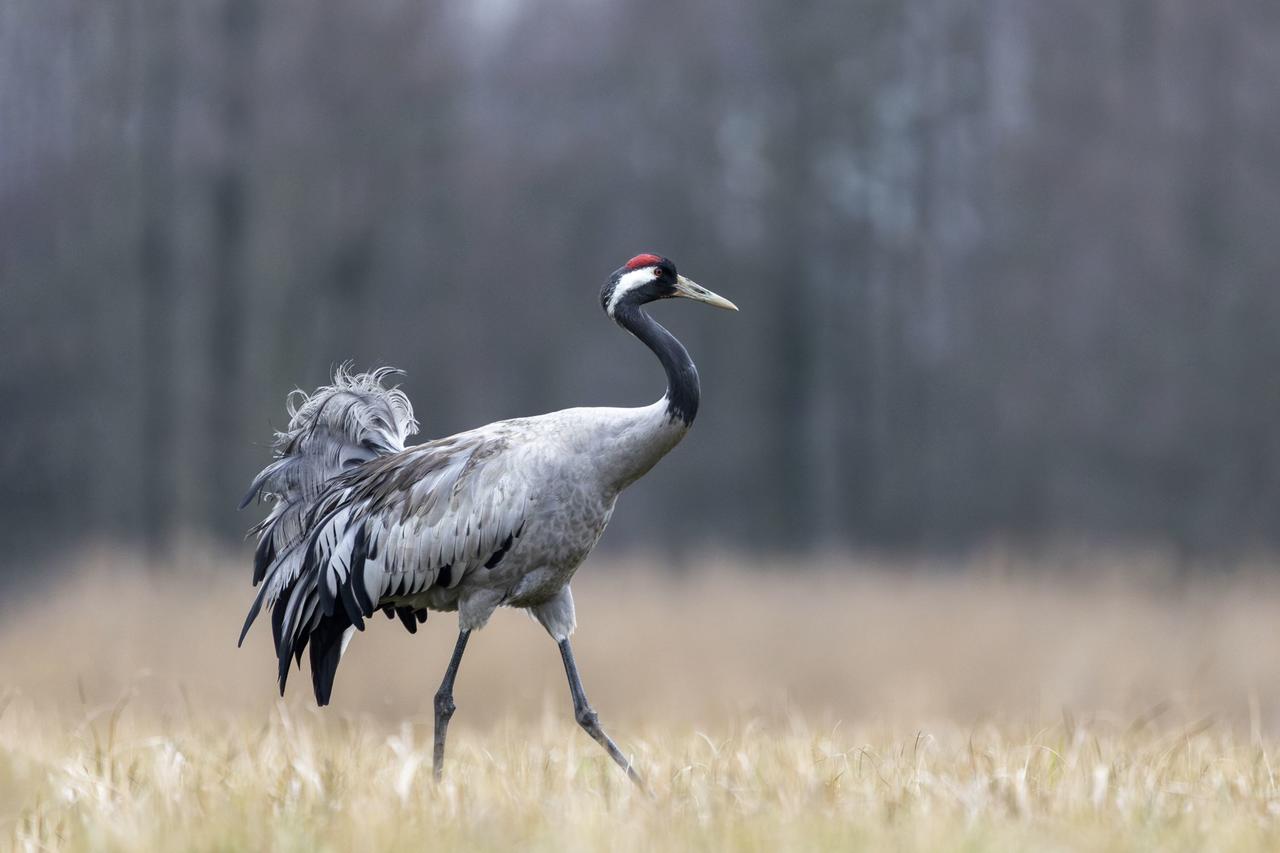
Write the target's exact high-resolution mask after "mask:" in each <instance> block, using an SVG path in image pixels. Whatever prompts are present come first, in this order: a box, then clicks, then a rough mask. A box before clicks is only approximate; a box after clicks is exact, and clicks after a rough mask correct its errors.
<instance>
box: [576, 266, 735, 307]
mask: <svg viewBox="0 0 1280 853" xmlns="http://www.w3.org/2000/svg"><path fill="white" fill-rule="evenodd" d="M676 298H681V299H692V300H694V301H696V302H705V303H707V304H708V305H711V306H713V307H715V308H726V309H728V310H730V311H737V310H738V306H737V305H734V304H733V303H732V302H730V301H729V300H728V299H725V298H724V297H723V296H717V295H716V294H714V293H712V292H711V291H710V290H707V289H706V288H705V287H702V286H700V285H698V284H697V283H695V282H693V281H690V280H689V279H687V278H685V277H684V276H682V275H680V274H679V273H678V272H676V265H675V264H673V263H672V262H671V261H670V260H668V259H667V258H664V257H662V256H661V255H649V254H645V255H636V256H635V257H634V258H632V259H631V260H629V261H627V262H626V263H625V264H623V265H622V266H621V267H619V268H618V269H617V270H616V271H615V272H614V274H613V275H611V276H609V280H608V281H607V282H605V285H604V288H603V289H602V290H601V291H600V305H601V306H602V307H603V308H604V311H605V313H606V314H608V315H609V316H610V317H616V316H617V311H618V309H619V308H620V307H622V306H633V307H634V306H637V305H643V304H644V303H646V302H653V301H654V300H656V299H676Z"/></svg>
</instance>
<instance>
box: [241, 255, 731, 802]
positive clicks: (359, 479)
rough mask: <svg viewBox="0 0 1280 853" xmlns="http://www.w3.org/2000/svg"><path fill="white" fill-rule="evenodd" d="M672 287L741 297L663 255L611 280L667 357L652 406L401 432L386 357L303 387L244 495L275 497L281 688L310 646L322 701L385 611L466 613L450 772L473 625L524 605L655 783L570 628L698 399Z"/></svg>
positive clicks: (439, 717) (269, 537)
mask: <svg viewBox="0 0 1280 853" xmlns="http://www.w3.org/2000/svg"><path fill="white" fill-rule="evenodd" d="M671 298H683V299H691V300H694V301H697V302H702V303H705V304H707V305H712V306H714V307H717V308H724V309H728V310H732V311H736V310H738V309H737V307H736V306H735V305H734V304H733V303H732V302H730V301H729V300H727V299H725V298H723V297H721V296H717V295H716V294H714V293H712V292H711V291H709V290H707V289H706V288H703V287H701V286H699V285H698V284H696V283H694V282H693V281H690V280H689V279H688V278H686V277H684V276H683V275H680V274H679V273H678V272H676V267H675V264H673V263H672V262H671V261H670V260H668V259H667V258H664V257H661V256H659V255H655V254H641V255H637V256H635V257H633V258H632V259H631V260H629V261H627V263H626V264H624V265H623V266H622V267H620V268H619V269H618V270H616V271H615V272H614V273H613V274H612V275H611V276H610V277H609V280H608V281H607V282H606V283H605V285H604V287H603V288H602V290H601V292H600V303H601V307H603V308H604V311H605V313H606V314H607V315H608V316H609V318H611V319H612V320H613V321H614V322H615V323H617V324H618V325H619V326H620V327H622V328H623V329H624V330H626V331H627V332H630V333H631V334H632V335H634V336H635V337H636V338H638V339H639V340H640V341H641V342H642V343H644V344H645V345H646V346H647V347H648V348H649V349H650V350H652V351H653V353H654V355H656V356H657V358H658V361H659V362H660V363H661V365H662V368H663V370H664V371H665V372H666V379H667V390H666V393H665V394H664V395H663V396H662V398H661V399H660V400H658V401H657V402H656V403H654V404H652V405H649V406H641V407H638V408H599V407H596V408H573V409H565V410H562V411H558V412H551V413H549V414H545V415H539V416H536V417H528V418H516V419H514V420H506V421H499V422H496V423H492V424H488V425H486V426H482V427H479V428H478V429H473V430H470V431H467V432H462V433H458V434H456V435H451V436H448V437H446V438H439V439H435V440H434V441H428V442H425V443H423V444H418V445H413V446H409V447H406V446H405V441H406V439H407V438H408V437H409V436H411V435H413V434H414V433H416V432H417V429H418V424H417V421H416V420H415V419H414V413H413V406H412V404H411V403H410V401H409V398H408V397H407V396H406V395H405V394H404V392H402V391H401V390H399V389H398V388H396V387H390V388H388V387H385V386H384V385H383V380H384V379H385V378H386V377H387V376H389V375H390V374H392V373H393V372H395V371H393V370H391V369H390V368H380V369H377V370H374V371H371V372H369V373H360V374H353V373H351V372H350V371H349V370H347V369H346V368H344V367H340V368H339V369H338V370H337V371H336V372H335V375H334V378H333V384H332V385H328V386H324V387H321V388H320V389H318V390H317V391H316V392H315V393H314V394H311V395H308V394H306V393H304V392H302V391H301V390H298V391H295V392H293V394H291V395H290V397H289V400H288V409H289V416H290V417H289V424H288V427H287V428H286V429H285V430H283V431H281V432H279V433H277V434H276V439H275V442H274V445H273V448H274V456H275V458H274V461H272V462H271V464H270V465H268V466H267V467H266V468H265V469H263V470H262V472H260V473H259V474H258V476H257V477H255V478H254V480H253V483H252V484H251V486H250V488H249V492H248V494H246V495H245V498H244V500H243V501H242V502H241V508H244V507H245V506H247V505H248V504H249V503H250V502H251V501H252V500H253V499H254V498H255V497H257V498H260V499H263V500H266V501H267V502H269V503H270V504H271V509H270V511H269V513H268V514H267V517H266V518H265V519H263V521H262V522H261V523H259V524H257V525H256V526H255V527H254V528H252V529H251V531H250V535H255V534H256V536H257V547H256V549H255V552H254V564H253V583H254V585H255V586H257V587H259V590H258V594H257V596H256V597H255V599H254V601H253V604H252V606H251V607H250V610H249V613H248V616H247V617H246V619H245V623H244V628H243V630H242V631H241V633H240V643H241V644H243V642H244V639H245V635H246V634H247V633H248V631H249V628H250V626H252V624H253V622H254V620H255V618H256V617H257V616H258V614H259V612H260V611H261V610H262V609H263V608H264V607H265V608H267V609H268V610H269V611H270V613H271V630H272V636H273V639H274V642H275V649H276V656H277V658H278V663H279V676H278V678H279V687H280V692H281V695H283V694H284V690H285V684H286V681H287V680H288V676H289V670H290V666H291V664H292V663H293V662H297V664H298V665H299V666H301V662H302V655H303V653H304V651H306V650H307V649H308V648H309V649H310V663H311V679H312V687H313V689H314V692H315V698H316V702H317V703H318V704H319V705H327V704H328V703H329V699H330V697H331V695H332V691H333V683H334V675H335V673H336V671H337V668H338V663H339V661H340V660H341V658H342V653H343V651H344V650H345V649H346V646H347V644H348V643H349V642H350V640H351V638H352V636H353V635H354V634H355V632H356V631H363V630H364V628H365V620H366V619H368V618H370V617H371V616H373V615H374V613H375V612H376V611H378V610H381V611H383V612H384V613H385V614H386V615H387V616H388V618H392V619H396V618H398V619H399V620H400V621H401V622H402V623H403V625H404V627H405V628H406V629H407V630H409V631H410V632H411V633H413V632H416V630H417V627H418V625H419V624H421V623H423V622H425V621H426V619H427V614H428V612H429V611H433V610H435V611H457V613H458V637H457V641H456V643H455V645H454V649H453V654H452V656H451V657H450V660H449V664H448V666H447V668H446V670H445V674H444V678H443V680H442V681H441V683H440V687H439V690H438V691H437V692H436V694H435V736H434V743H433V747H434V748H433V773H434V776H435V778H436V779H439V778H440V777H441V773H442V770H443V764H444V751H445V740H446V736H447V732H448V726H449V721H450V719H451V718H452V716H453V713H454V710H455V704H454V700H453V685H454V680H455V679H456V678H457V675H458V669H459V667H460V665H461V662H462V656H463V653H464V652H465V651H466V648H467V641H468V639H469V638H470V636H471V633H472V632H473V631H476V630H478V629H480V628H482V627H483V626H484V625H485V623H486V622H488V620H489V617H490V616H491V615H492V614H493V612H494V610H495V609H497V608H498V607H500V606H506V607H516V608H523V609H526V610H527V611H528V612H529V613H530V614H531V615H532V616H533V618H534V619H536V620H537V621H538V622H539V623H540V624H541V625H542V627H543V628H544V629H546V631H547V633H548V634H550V635H551V637H552V639H554V640H555V642H556V643H557V645H558V646H559V649H560V656H561V659H562V661H563V663H564V670H565V675H566V677H567V679H568V682H569V692H570V695H571V697H572V699H573V708H574V718H575V719H576V721H577V722H578V724H579V725H580V726H581V727H582V728H583V729H584V730H585V731H586V732H587V733H588V734H589V735H590V736H591V737H592V738H593V739H594V740H596V741H597V742H598V743H599V744H600V745H601V746H602V747H604V749H605V750H606V751H607V752H608V754H609V756H610V757H611V758H612V759H613V760H614V762H616V763H617V764H618V766H619V767H621V768H622V769H623V770H624V771H625V772H626V773H627V775H628V776H629V777H630V778H631V780H632V781H633V782H635V783H636V784H637V785H639V786H640V787H641V788H642V789H643V788H645V784H644V781H643V780H642V778H641V777H640V774H639V773H638V772H637V771H636V769H635V768H634V767H633V766H632V763H631V762H630V761H629V760H628V759H627V758H626V757H625V756H624V755H623V754H622V752H621V750H619V749H618V747H617V745H616V744H615V743H614V742H613V739H612V738H610V737H609V735H608V734H606V732H605V730H604V728H603V727H602V726H601V725H600V720H599V716H598V715H597V714H596V712H595V711H594V710H593V709H592V707H591V704H590V703H589V702H588V700H587V695H586V692H585V690H584V688H583V686H582V679H581V677H580V676H579V674H578V667H577V664H576V663H575V661H574V656H573V648H572V646H571V645H570V643H569V637H570V635H572V634H573V631H574V628H575V626H576V617H575V612H574V604H573V593H572V592H571V591H570V588H569V582H570V580H571V579H572V578H573V575H574V572H575V571H576V570H577V568H578V566H580V565H581V564H582V562H583V560H585V559H586V557H587V555H588V554H589V553H590V552H591V550H592V549H593V548H594V547H595V545H596V542H597V541H599V539H600V535H601V534H602V533H603V532H604V529H605V526H606V525H607V524H608V523H609V518H610V517H611V516H612V515H613V510H614V505H615V503H616V501H617V499H618V495H619V493H621V492H622V490H623V489H625V488H626V487H627V486H629V485H631V484H632V483H634V482H635V481H636V480H637V479H639V478H640V477H642V476H644V474H645V473H647V472H648V471H649V470H650V469H651V468H652V467H653V466H654V465H655V464H656V463H657V462H658V460H660V459H661V458H662V457H663V456H665V455H666V454H667V453H668V452H669V451H670V450H671V449H672V448H673V447H675V446H676V444H678V443H679V442H680V440H681V439H682V438H683V437H684V435H685V433H686V432H687V431H688V430H689V427H690V425H691V424H692V423H693V420H694V417H696V416H697V414H698V402H699V398H700V388H699V383H698V372H697V369H696V368H695V367H694V364H693V361H692V360H691V359H690V358H689V354H688V352H687V351H686V350H685V348H684V346H683V345H682V344H681V343H680V342H679V341H678V340H676V338H675V337H674V336H673V335H672V334H671V333H670V332H668V331H667V330H666V329H664V328H663V327H662V326H661V325H659V324H658V323H657V322H656V321H654V320H653V318H652V317H650V316H649V314H648V313H647V312H646V311H645V310H644V306H645V305H646V304H647V303H650V302H653V301H655V300H659V299H671ZM646 790H647V789H646Z"/></svg>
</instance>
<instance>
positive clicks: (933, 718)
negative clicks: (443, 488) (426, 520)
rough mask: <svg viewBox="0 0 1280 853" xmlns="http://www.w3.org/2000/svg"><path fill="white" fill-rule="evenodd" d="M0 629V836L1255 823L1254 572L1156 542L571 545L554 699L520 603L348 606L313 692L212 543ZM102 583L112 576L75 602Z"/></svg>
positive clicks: (1016, 838) (1257, 620) (1262, 746)
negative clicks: (687, 563) (800, 559)
mask: <svg viewBox="0 0 1280 853" xmlns="http://www.w3.org/2000/svg"><path fill="white" fill-rule="evenodd" d="M83 562H84V563H86V565H83V566H80V567H79V570H77V571H75V572H70V573H68V574H66V575H65V576H64V577H63V578H62V579H61V580H52V581H50V582H49V583H48V584H46V585H45V586H44V587H43V588H42V589H40V590H35V589H33V590H31V591H30V592H29V593H27V594H26V595H24V596H21V597H18V598H10V599H9V601H8V603H7V605H6V608H5V611H4V614H3V617H4V618H3V622H2V623H0V624H2V626H3V627H0V677H2V678H3V681H2V682H0V683H2V684H3V688H2V689H3V691H4V692H3V694H0V849H9V848H13V849H19V850H46V849H51V850H60V849H68V850H126V849H150V850H178V849H183V850H264V849H271V850H281V851H283V850H299V851H303V850H306V851H310V850H332V851H346V850H364V849H368V850H378V849H391V848H395V849H404V848H409V849H414V848H429V849H430V848H438V849H448V850H457V849H480V850H487V849H493V850H505V849H511V848H512V847H517V848H519V849H525V850H603V849H613V850H655V851H656V850H663V851H665V850H679V849H693V850H701V849H706V850H762V851H764V850H769V851H773V850H815V849H841V850H848V849H866V850H885V849H896V850H929V851H932V850H966V851H986V850H1010V851H1012V850H1028V849H1032V850H1082V849H1083V850H1188V851H1190V850H1203V849H1215V850H1274V849H1280V815H1278V814H1277V812H1278V811H1280V789H1278V788H1277V785H1276V781H1275V777H1274V774H1273V771H1272V765H1273V758H1274V756H1275V750H1276V748H1277V746H1278V745H1280V736H1278V735H1280V717H1278V716H1277V713H1278V712H1280V685H1277V683H1276V682H1277V679H1275V678H1274V677H1273V674H1274V673H1275V672H1276V671H1277V665H1280V636H1278V634H1280V628H1278V627H1277V626H1280V579H1275V575H1274V574H1272V573H1271V572H1270V571H1269V570H1268V569H1267V568H1266V567H1265V566H1253V567H1239V568H1236V569H1234V570H1232V571H1230V572H1221V571H1220V572H1218V573H1216V574H1214V575H1212V576H1206V577H1203V579H1199V580H1197V579H1194V577H1192V578H1188V577H1187V576H1185V575H1183V574H1178V573H1171V572H1168V571H1166V570H1165V568H1164V566H1163V564H1162V563H1161V562H1160V561H1159V560H1139V559H1133V558H1129V559H1126V560H1110V561H1096V560H1091V561H1089V563H1090V567H1089V568H1088V569H1086V570H1084V573H1083V574H1082V570H1081V567H1080V565H1078V564H1077V563H1078V562H1079V561H1076V563H1073V564H1072V565H1071V566H1063V565H1059V564H1057V563H1053V564H1046V563H1036V564H1024V563H1013V562H1011V561H1009V560H1007V559H1001V558H999V557H998V556H991V555H987V556H984V557H983V558H981V559H977V560H974V561H971V562H969V563H966V564H965V565H962V566H939V565H932V566H920V565H889V564H870V563H865V562H862V563H846V562H843V561H831V562H830V564H829V565H825V566H822V567H819V568H818V569H816V570H812V571H808V572H805V571H802V570H799V569H791V568H789V567H787V566H785V565H767V564H763V563H755V564H752V565H751V566H748V567H745V568H744V567H742V566H741V565H740V564H739V562H738V561H727V560H724V559H710V558H709V559H706V560H702V561H699V563H698V566H697V567H695V568H692V569H691V570H690V571H689V572H688V573H686V574H683V575H671V574H664V573H658V572H655V571H653V570H652V569H650V568H648V567H647V565H646V563H645V561H632V562H628V563H624V564H611V565H601V566H598V567H596V569H597V571H596V572H595V573H594V574H591V575H587V576H585V577H583V578H582V581H583V582H582V584H581V585H580V588H579V590H578V596H577V597H578V607H579V614H580V629H579V632H578V634H577V635H576V637H575V642H576V645H577V648H578V650H579V658H580V665H581V668H582V671H583V676H584V679H585V682H586V685H587V689H588V691H589V693H590V694H591V696H592V699H593V702H594V704H595V705H596V707H597V709H598V710H599V711H600V713H601V718H602V720H603V721H604V723H605V725H606V727H607V728H609V729H610V730H611V732H612V733H613V734H614V736H615V738H616V739H617V740H618V741H619V744H620V745H621V746H622V748H623V750H624V751H625V752H628V753H629V754H632V755H634V757H635V760H636V762H637V766H639V767H640V768H641V769H642V770H643V772H644V773H645V775H646V776H647V777H648V778H649V780H650V781H651V784H652V787H653V788H654V792H655V796H654V798H653V799H649V798H647V797H645V796H644V795H642V794H641V793H640V792H639V791H637V790H635V789H634V788H633V787H632V786H631V785H630V783H629V782H628V781H627V779H626V778H625V777H624V776H623V775H622V774H621V773H620V772H619V771H618V770H617V768H616V767H614V766H613V765H612V764H610V763H609V762H608V760H607V758H606V757H605V756H604V754H603V752H602V751H601V750H600V749H599V748H598V747H597V746H596V745H595V744H594V743H593V742H592V741H590V739H588V738H587V737H586V736H585V735H584V734H583V733H581V732H580V731H578V730H577V729H576V728H575V727H574V725H573V721H572V713H571V709H570V703H569V699H568V695H567V690H565V689H564V687H563V683H562V679H563V674H562V672H560V670H559V661H558V655H557V654H556V650H555V647H554V644H552V642H551V641H550V640H549V639H548V638H546V637H545V635H542V633H541V629H540V628H539V627H538V626H537V625H536V624H534V623H533V622H531V621H530V620H528V619H526V618H524V617H523V616H522V615H520V614H517V613H500V614H499V615H498V616H497V617H496V618H495V620H494V622H493V624H492V625H491V626H490V627H489V628H486V629H485V630H484V631H483V632H481V633H480V634H478V635H477V636H476V637H475V638H474V639H473V642H472V643H471V648H470V649H469V651H468V657H467V658H466V659H465V660H464V662H463V667H462V670H461V674H460V676H459V682H458V690H457V701H458V712H457V715H456V716H455V717H454V722H453V725H452V727H451V730H450V736H451V742H450V753H449V762H448V768H447V772H446V777H445V780H444V781H443V783H441V784H435V783H434V782H433V781H432V779H431V772H430V762H431V756H430V735H431V719H430V709H431V695H432V693H433V692H434V689H435V684H436V682H437V681H438V678H439V675H440V673H441V672H442V670H443V664H444V660H445V658H446V656H447V654H448V652H449V650H450V648H451V646H452V640H453V630H454V626H453V620H452V617H449V616H441V617H439V618H437V617H436V616H433V617H432V619H431V621H429V622H428V624H427V625H426V626H424V630H423V631H420V632H419V634H418V635H417V636H412V637H411V636H409V635H407V634H406V633H405V632H404V631H403V630H402V629H401V628H400V627H399V625H398V623H396V624H393V623H390V622H384V621H379V622H377V623H374V624H373V625H372V626H371V627H370V630H369V631H368V632H366V634H364V635H361V636H358V637H357V638H356V640H355V643H354V644H353V645H352V648H351V651H350V653H349V654H348V656H347V659H346V660H344V662H343V665H342V668H341V669H340V670H339V673H338V680H337V687H336V689H335V694H334V703H333V705H332V706H330V707H329V708H326V709H323V710H321V709H316V708H314V707H313V706H312V704H311V703H310V702H309V696H308V688H309V684H308V679H307V677H306V673H305V672H303V673H295V675H294V679H295V680H294V681H293V682H291V689H290V692H289V695H288V697H287V698H286V700H284V701H280V700H278V699H277V698H276V697H275V696H274V695H273V691H272V686H273V670H274V663H273V662H272V660H271V658H270V649H269V641H268V639H267V638H266V637H265V636H264V635H265V634H266V633H267V632H265V631H263V632H256V633H255V634H254V635H253V637H252V638H251V640H250V641H249V642H247V643H246V647H245V648H244V649H239V650H237V649H235V643H234V640H235V635H236V633H237V631H238V628H239V620H240V615H241V612H242V610H243V608H244V607H245V606H247V603H248V601H249V597H250V596H249V591H248V589H247V584H246V581H245V578H244V577H243V575H246V574H247V571H243V572H242V571H240V569H241V568H242V567H240V566H231V565H226V566H223V565H221V564H220V563H219V562H218V561H209V564H208V565H201V566H188V567H185V568H184V570H183V571H182V572H180V573H178V572H162V573H155V572H152V573H150V574H148V573H144V572H141V571H138V570H134V569H132V568H130V567H129V566H128V565H125V563H126V562H127V561H122V560H121V559H119V558H117V557H110V558H108V557H100V556H99V557H94V558H89V559H86V560H85V561H83ZM104 602H111V603H112V604H111V606H109V607H108V606H103V603H104Z"/></svg>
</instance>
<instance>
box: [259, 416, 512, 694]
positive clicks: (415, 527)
mask: <svg viewBox="0 0 1280 853" xmlns="http://www.w3.org/2000/svg"><path fill="white" fill-rule="evenodd" d="M512 439H513V436H512V434H511V431H510V429H500V428H493V427H491V428H487V429H484V430H477V431H475V432H472V433H463V434H461V435H458V436H454V437H452V438H448V439H442V440H440V441H436V442H430V443H428V444H424V445H419V446H418V447H414V448H411V449H409V450H405V451H402V452H400V453H395V454H391V455H389V456H385V457H381V458H378V459H374V460H372V461H370V462H367V463H365V464H363V465H361V466H359V467H357V468H355V469H353V470H352V471H350V472H349V473H347V474H344V475H342V476H340V477H338V478H337V479H335V480H334V481H332V484H331V485H330V487H329V488H328V489H327V490H326V491H325V493H324V494H323V495H322V496H321V498H320V499H319V500H318V501H316V502H315V504H314V505H313V507H312V509H311V511H310V512H309V513H308V515H307V517H306V519H305V520H304V531H303V533H304V538H303V540H302V542H301V543H300V544H299V545H298V546H297V547H296V548H295V549H293V550H291V551H290V552H287V553H285V554H283V555H281V556H280V557H279V558H278V559H279V560H280V561H285V562H282V565H280V566H279V567H278V568H276V569H269V570H268V575H269V576H270V577H271V579H272V581H274V582H275V583H274V586H275V587H276V588H275V589H273V590H271V591H267V590H264V593H266V594H267V597H268V598H269V599H271V600H273V601H274V605H273V608H272V626H273V632H274V634H275V639H276V651H277V655H278V657H279V661H280V686H281V690H282V691H283V689H284V684H285V680H286V678H287V676H288V669H289V661H290V659H291V658H292V659H295V660H301V656H302V652H303V650H304V649H305V648H306V647H307V645H308V643H309V642H310V643H312V649H311V666H312V678H313V679H314V680H315V687H316V699H317V701H319V702H320V703H321V704H325V702H326V701H327V700H328V695H329V690H330V689H331V687H332V679H333V671H334V669H336V667H337V660H338V658H339V657H340V656H341V638H342V635H343V634H345V633H346V632H347V630H348V629H349V628H351V627H354V628H356V629H358V630H364V619H365V618H367V617H369V616H372V615H373V613H374V611H375V610H377V609H379V608H380V607H384V606H388V605H390V604H392V603H394V602H395V601H396V600H398V599H402V598H405V597H409V596H414V595H418V594H420V593H424V592H426V591H428V590H430V589H431V588H433V587H448V588H452V587H454V586H457V584H458V583H459V582H460V581H461V580H462V578H463V577H465V576H466V574H467V573H468V572H469V571H472V570H474V569H476V568H478V567H480V566H488V567H490V568H492V567H493V566H496V565H497V564H498V562H499V561H500V560H501V559H502V558H503V556H505V554H506V553H507V551H508V550H509V549H510V548H511V546H512V545H513V544H514V542H515V541H516V540H517V539H518V538H519V536H520V534H521V533H522V531H523V528H524V522H525V518H526V514H527V510H528V505H529V499H530V492H531V489H530V486H529V481H528V479H527V477H526V476H525V472H524V471H523V470H522V466H521V464H520V461H521V458H522V454H521V453H520V452H519V447H518V446H517V445H516V444H515V443H513V440H512ZM404 615H405V614H403V613H402V614H401V617H402V618H404ZM406 624H408V620H406Z"/></svg>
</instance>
